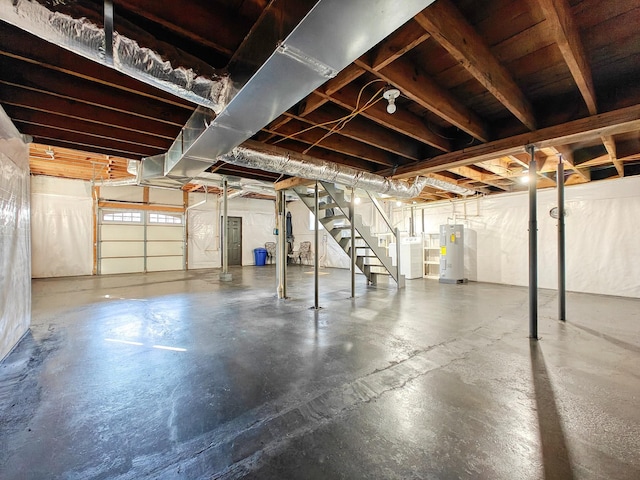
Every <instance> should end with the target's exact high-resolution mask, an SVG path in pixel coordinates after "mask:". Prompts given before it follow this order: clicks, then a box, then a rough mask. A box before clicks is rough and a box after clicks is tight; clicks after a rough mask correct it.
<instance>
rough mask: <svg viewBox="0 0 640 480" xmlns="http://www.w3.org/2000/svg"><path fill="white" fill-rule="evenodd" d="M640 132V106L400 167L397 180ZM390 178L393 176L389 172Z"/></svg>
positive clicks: (396, 175)
mask: <svg viewBox="0 0 640 480" xmlns="http://www.w3.org/2000/svg"><path fill="white" fill-rule="evenodd" d="M639 129H640V105H634V106H632V107H627V108H622V109H620V110H614V111H612V112H607V113H602V114H600V115H594V116H592V117H587V118H581V119H579V120H574V121H572V122H568V123H565V124H562V125H556V126H553V127H547V128H542V129H540V130H536V131H535V132H529V133H524V134H521V135H515V136H513V137H509V138H504V139H501V140H496V141H493V142H488V143H485V144H482V145H477V146H473V147H469V148H467V149H465V150H463V151H458V152H452V153H448V154H444V155H440V156H438V157H434V158H432V159H428V160H424V161H422V162H418V163H417V164H415V165H410V166H405V167H399V168H398V169H397V171H396V174H395V177H397V178H409V177H412V176H415V175H418V174H424V173H431V172H434V171H438V170H439V169H442V168H443V166H445V167H447V168H452V167H459V166H465V165H470V164H472V163H477V162H484V161H487V160H492V159H494V158H498V157H503V156H508V155H514V154H517V153H522V152H523V151H524V149H525V146H526V145H534V146H536V147H538V148H543V147H553V146H554V145H564V144H571V143H577V142H580V141H585V140H593V139H594V138H598V137H600V136H602V135H615V134H618V133H625V132H633V131H637V130H639ZM388 173H389V174H391V173H392V172H391V171H389V172H388Z"/></svg>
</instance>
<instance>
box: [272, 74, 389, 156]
mask: <svg viewBox="0 0 640 480" xmlns="http://www.w3.org/2000/svg"><path fill="white" fill-rule="evenodd" d="M376 82H384V80H381V79H379V78H378V79H375V80H371V81H370V82H368V83H366V84H365V85H363V86H362V88H361V89H360V91H359V92H358V98H357V100H356V106H355V107H354V109H353V110H352V111H351V112H350V113H348V114H347V115H345V116H343V117H340V118H337V119H335V120H330V121H328V122H323V123H318V124H316V125H311V126H310V127H308V128H305V129H303V130H300V131H298V132H295V133H291V134H289V135H286V136H284V137H282V138H280V139H278V140H276V141H275V142H273V143H274V144H277V143H280V142H283V141H285V140H289V139H291V138H294V137H296V136H298V135H301V134H303V133H306V132H308V131H310V130H313V129H314V128H318V127H326V126H328V125H332V124H335V123H337V124H340V122H344V124H343V125H342V127H341V128H343V127H344V125H346V123H347V122H348V121H349V120H351V119H352V118H353V117H355V116H356V115H358V114H359V113H362V112H364V111H365V110H366V109H368V108H370V107H372V106H373V105H374V104H375V103H376V102H377V101H378V100H380V98H382V97H380V98H379V99H378V100H376V101H375V102H373V103H371V102H372V101H373V100H374V99H375V97H376V96H378V95H380V93H382V91H383V90H384V89H380V90H378V91H377V92H376V93H374V94H373V95H372V96H371V98H370V99H369V100H368V101H367V103H365V104H364V105H363V106H362V107H360V101H361V100H362V94H363V92H364V90H365V88H367V87H368V86H369V85H371V84H373V83H376ZM334 131H335V130H334ZM332 133H333V132H332V131H331V130H330V132H329V133H328V135H324V136H323V137H322V138H321V139H320V140H318V142H316V143H315V144H313V145H311V147H309V148H308V149H307V151H308V150H309V149H311V148H313V147H314V146H316V145H317V144H318V143H319V142H321V141H322V140H324V139H325V138H326V137H327V136H329V135H331V134H332ZM305 153H306V151H305Z"/></svg>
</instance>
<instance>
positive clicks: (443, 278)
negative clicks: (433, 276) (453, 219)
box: [440, 225, 467, 283]
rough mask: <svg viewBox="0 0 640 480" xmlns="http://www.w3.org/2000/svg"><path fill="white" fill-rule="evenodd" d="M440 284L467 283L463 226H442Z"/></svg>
mask: <svg viewBox="0 0 640 480" xmlns="http://www.w3.org/2000/svg"><path fill="white" fill-rule="evenodd" d="M440 283H467V279H466V278H464V226H463V225H440Z"/></svg>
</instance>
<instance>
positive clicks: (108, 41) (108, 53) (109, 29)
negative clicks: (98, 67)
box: [104, 0, 113, 66]
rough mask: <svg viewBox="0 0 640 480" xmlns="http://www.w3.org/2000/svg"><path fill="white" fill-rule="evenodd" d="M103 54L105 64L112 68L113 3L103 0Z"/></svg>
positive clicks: (110, 0) (109, 0)
mask: <svg viewBox="0 0 640 480" xmlns="http://www.w3.org/2000/svg"><path fill="white" fill-rule="evenodd" d="M104 54H105V57H106V58H105V59H106V62H107V64H109V65H110V66H113V1H112V0H104Z"/></svg>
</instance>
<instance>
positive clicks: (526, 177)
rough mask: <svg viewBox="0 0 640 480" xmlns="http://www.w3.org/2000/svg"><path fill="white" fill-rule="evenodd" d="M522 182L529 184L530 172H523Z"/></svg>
mask: <svg viewBox="0 0 640 480" xmlns="http://www.w3.org/2000/svg"><path fill="white" fill-rule="evenodd" d="M520 182H521V183H524V184H527V183H529V170H525V171H524V172H522V177H520Z"/></svg>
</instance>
